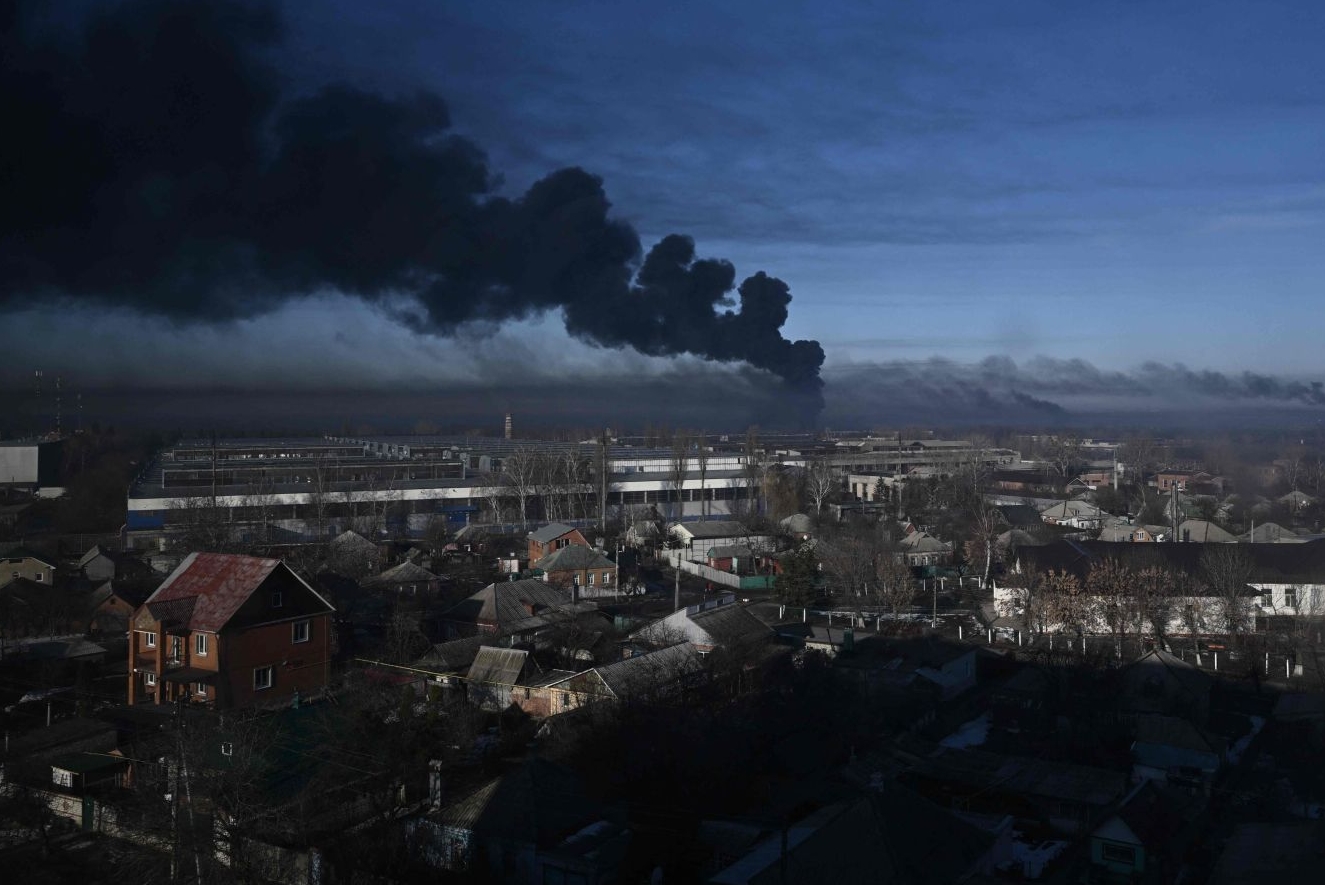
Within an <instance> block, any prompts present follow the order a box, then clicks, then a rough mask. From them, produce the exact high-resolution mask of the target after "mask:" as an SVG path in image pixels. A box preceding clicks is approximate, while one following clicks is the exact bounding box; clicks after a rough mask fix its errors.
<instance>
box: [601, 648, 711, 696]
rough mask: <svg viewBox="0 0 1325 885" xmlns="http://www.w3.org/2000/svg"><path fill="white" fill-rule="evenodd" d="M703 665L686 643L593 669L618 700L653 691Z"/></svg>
mask: <svg viewBox="0 0 1325 885" xmlns="http://www.w3.org/2000/svg"><path fill="white" fill-rule="evenodd" d="M703 668H704V662H703V659H702V658H701V657H700V656H699V652H697V651H695V647H694V646H693V645H691V644H690V643H688V642H682V643H680V644H679V645H673V646H670V647H668V648H660V649H658V650H657V651H651V652H649V653H648V654H643V655H635V656H634V657H629V658H626V659H625V660H624V661H617V662H615V663H612V664H608V665H607V666H605V667H598V668H596V672H597V673H598V676H599V677H600V678H601V679H602V680H603V684H604V685H606V686H607V687H608V689H610V690H611V692H612V694H613V695H615V696H616V697H617V698H618V699H624V698H629V697H632V696H638V695H642V694H647V693H649V692H651V691H656V690H658V689H659V688H662V687H663V686H665V685H667V684H668V683H670V682H673V681H675V680H676V679H678V678H680V677H681V676H685V675H687V674H690V673H696V672H698V671H700V670H702V669H703Z"/></svg>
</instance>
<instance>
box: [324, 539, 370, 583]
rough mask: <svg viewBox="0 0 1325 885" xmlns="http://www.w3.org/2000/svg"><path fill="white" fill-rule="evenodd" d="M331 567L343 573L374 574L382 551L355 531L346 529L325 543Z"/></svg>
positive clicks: (352, 575)
mask: <svg viewBox="0 0 1325 885" xmlns="http://www.w3.org/2000/svg"><path fill="white" fill-rule="evenodd" d="M327 552H328V556H327V558H328V560H329V561H330V564H331V567H332V568H333V569H334V570H335V571H337V572H340V573H341V574H343V575H349V576H351V577H358V576H361V575H371V574H374V573H375V572H376V571H377V569H378V567H379V564H380V563H381V561H382V551H381V550H380V549H378V546H377V545H376V544H374V543H373V542H372V541H370V540H368V539H367V538H365V537H364V536H363V535H361V534H359V533H358V532H356V531H352V530H347V531H344V532H341V533H340V534H339V535H337V536H336V537H334V538H332V539H331V542H330V543H329V544H328V545H327Z"/></svg>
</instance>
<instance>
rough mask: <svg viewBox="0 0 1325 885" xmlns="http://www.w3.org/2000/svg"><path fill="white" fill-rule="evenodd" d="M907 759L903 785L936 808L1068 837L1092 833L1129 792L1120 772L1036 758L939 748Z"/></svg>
mask: <svg viewBox="0 0 1325 885" xmlns="http://www.w3.org/2000/svg"><path fill="white" fill-rule="evenodd" d="M907 758H908V760H909V761H910V766H909V767H908V768H907V769H906V770H905V771H903V772H902V773H901V775H900V778H901V780H902V781H903V783H905V784H907V785H908V786H910V787H912V788H913V789H915V790H918V791H919V792H921V793H923V794H924V795H926V796H928V797H929V798H930V799H932V800H933V801H935V802H937V803H938V804H940V805H949V806H955V805H961V806H962V807H963V808H964V809H965V810H967V811H973V812H982V813H992V814H1011V815H1013V816H1014V817H1015V818H1017V819H1018V821H1021V822H1023V823H1024V824H1026V825H1031V826H1035V825H1039V826H1047V827H1050V828H1052V829H1055V830H1058V831H1059V832H1062V833H1069V834H1077V833H1083V832H1090V831H1091V830H1093V829H1094V828H1095V827H1096V826H1097V825H1098V824H1099V823H1100V822H1101V821H1102V820H1103V819H1104V816H1105V815H1106V814H1107V813H1109V812H1110V811H1111V810H1112V809H1113V808H1114V807H1116V805H1117V803H1118V801H1119V800H1120V799H1122V798H1123V796H1125V795H1126V793H1127V790H1128V789H1129V783H1128V776H1127V775H1126V774H1125V773H1123V772H1120V771H1112V770H1109V769H1103V768H1093V767H1090V766H1086V765H1075V764H1073V763H1069V762H1058V761H1055V760H1052V759H1046V758H1041V757H1030V756H1006V755H1002V754H999V753H992V752H989V751H986V750H974V749H952V748H948V747H940V748H936V749H933V750H931V751H929V752H927V753H926V754H925V755H923V756H911V755H908V757H907Z"/></svg>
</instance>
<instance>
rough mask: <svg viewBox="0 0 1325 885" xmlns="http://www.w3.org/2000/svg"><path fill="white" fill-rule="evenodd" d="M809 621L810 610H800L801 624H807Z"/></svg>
mask: <svg viewBox="0 0 1325 885" xmlns="http://www.w3.org/2000/svg"><path fill="white" fill-rule="evenodd" d="M809 620H810V610H809V609H808V608H803V609H801V623H802V624H804V623H807V622H809Z"/></svg>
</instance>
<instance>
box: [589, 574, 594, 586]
mask: <svg viewBox="0 0 1325 885" xmlns="http://www.w3.org/2000/svg"><path fill="white" fill-rule="evenodd" d="M589 586H590V587H592V586H593V572H589Z"/></svg>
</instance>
